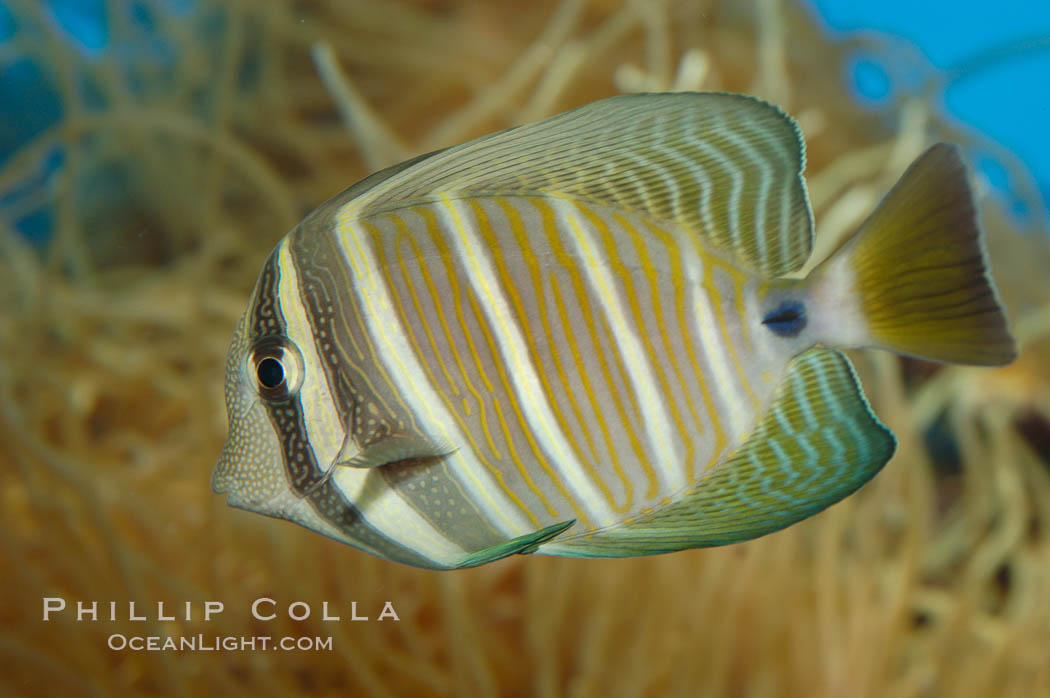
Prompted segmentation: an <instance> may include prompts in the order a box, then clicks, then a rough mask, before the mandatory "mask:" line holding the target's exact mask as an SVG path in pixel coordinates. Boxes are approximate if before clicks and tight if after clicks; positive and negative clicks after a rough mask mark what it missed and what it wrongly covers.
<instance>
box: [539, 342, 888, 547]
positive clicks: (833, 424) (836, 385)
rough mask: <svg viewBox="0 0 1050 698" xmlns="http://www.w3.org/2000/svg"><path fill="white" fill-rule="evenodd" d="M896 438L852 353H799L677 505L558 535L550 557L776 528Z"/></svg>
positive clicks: (730, 538) (831, 498) (808, 509)
mask: <svg viewBox="0 0 1050 698" xmlns="http://www.w3.org/2000/svg"><path fill="white" fill-rule="evenodd" d="M895 445H896V442H895V440H894V438H893V435H892V434H891V433H890V432H889V430H887V429H886V428H885V427H884V426H883V425H882V424H881V423H879V421H878V419H877V418H876V417H875V415H874V414H872V412H871V410H870V409H869V408H868V403H867V401H866V400H865V399H864V396H863V394H862V393H861V392H860V388H859V387H858V385H857V382H856V378H855V377H854V374H853V369H852V367H851V366H850V363H849V360H848V359H847V358H846V357H845V356H843V355H842V354H841V353H839V352H837V351H832V350H829V349H821V348H817V349H811V350H809V351H807V352H805V353H803V354H800V355H799V356H797V357H795V359H793V360H792V361H791V363H790V364H789V366H788V372H787V375H786V376H785V378H784V380H783V381H782V383H781V384H780V386H779V387H778V388H777V393H776V395H775V397H774V400H773V402H772V403H771V404H770V406H769V408H768V409H767V411H766V413H765V415H764V416H763V418H762V420H761V421H760V422H759V424H758V425H757V427H756V428H755V430H754V431H753V432H752V433H751V435H750V436H749V437H748V438H747V439H746V440H745V441H744V443H743V444H741V446H740V448H738V449H737V450H736V451H734V452H733V453H731V454H729V456H728V457H727V458H726V459H725V460H723V461H722V462H720V463H719V464H717V465H715V466H714V468H713V469H712V470H711V472H710V473H709V474H708V475H706V476H705V477H704V478H703V479H701V480H700V482H699V483H698V484H696V485H695V486H693V487H692V489H690V490H687V491H686V492H684V493H683V494H682V495H681V496H680V497H679V498H677V499H676V501H674V502H673V503H672V504H669V505H667V506H665V507H662V508H660V509H657V510H656V511H653V512H651V513H648V514H643V515H641V516H638V517H636V518H634V519H633V520H630V521H627V522H624V523H623V524H620V525H618V526H617V527H615V528H612V529H606V530H604V531H597V532H595V533H592V534H588V535H583V536H580V537H578V538H568V539H565V540H557V541H554V542H553V543H551V544H548V545H545V546H544V547H543V550H542V552H543V553H545V554H551V555H574V556H585V557H624V556H629V555H648V554H654V553H664V552H671V551H674V550H683V549H685V548H700V547H707V546H714V545H726V544H729V543H737V542H740V541H745V540H749V539H751V538H756V537H758V536H761V535H765V534H766V533H772V532H773V531H777V530H779V529H781V528H784V527H786V526H790V525H791V524H793V523H796V522H797V521H801V520H802V519H804V518H806V517H808V516H812V515H813V514H816V513H817V512H819V511H821V510H822V509H825V508H826V507H829V506H831V505H832V504H834V503H835V502H837V501H839V500H840V499H842V498H843V497H845V496H847V495H849V494H851V493H852V492H854V491H855V490H857V489H858V488H860V486H861V485H863V484H864V483H865V482H867V481H868V480H870V479H871V478H872V477H874V476H875V473H877V472H878V471H879V469H880V468H882V466H883V465H885V463H886V462H887V461H888V460H889V459H890V457H891V456H892V455H893V451H894V448H895Z"/></svg>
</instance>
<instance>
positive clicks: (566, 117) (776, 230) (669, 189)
mask: <svg viewBox="0 0 1050 698" xmlns="http://www.w3.org/2000/svg"><path fill="white" fill-rule="evenodd" d="M804 161H805V156H804V145H803V142H802V137H801V134H800V133H799V130H798V127H797V126H796V125H795V122H794V121H793V120H792V119H791V118H790V117H789V116H787V115H786V114H784V113H783V112H782V111H780V109H778V108H777V107H775V106H773V105H771V104H767V103H765V102H762V101H760V100H757V99H755V98H753V97H747V96H744V95H733V94H722V93H665V94H641V95H623V96H620V97H613V98H610V99H605V100H601V101H598V102H593V103H591V104H588V105H586V106H583V107H580V108H579V109H574V110H572V111H568V112H565V113H563V114H558V115H557V116H553V117H551V118H549V119H546V120H544V121H540V122H537V123H534V124H528V125H525V126H519V127H516V128H511V129H507V130H505V131H500V132H498V133H493V134H490V135H488V136H483V137H481V138H478V139H476V140H473V141H470V142H468V143H464V144H462V145H458V146H455V147H452V148H447V149H445V150H443V151H438V152H436V153H431V154H429V155H426V156H421V157H419V158H416V159H415V160H413V161H410V163H407V164H402V165H397V166H395V167H394V168H391V169H390V170H386V171H384V173H383V175H384V176H382V177H380V178H379V179H378V181H377V180H374V179H373V180H372V181H371V182H369V186H367V187H360V188H359V187H356V186H355V187H352V188H351V189H349V190H347V192H344V194H343V195H341V196H340V197H337V200H333V201H332V202H330V204H339V205H343V204H346V205H345V207H344V209H343V211H342V215H343V216H349V217H362V216H367V215H371V214H374V213H380V212H383V211H389V210H393V209H398V208H402V207H404V206H411V205H415V204H418V203H423V202H427V201H431V200H434V199H436V198H438V197H441V196H451V197H453V198H459V197H469V196H499V195H540V196H542V195H545V194H555V195H561V196H569V197H573V198H576V199H579V200H582V201H586V202H590V203H595V204H599V205H605V206H610V207H614V208H619V209H621V210H628V211H632V212H636V213H638V214H641V215H644V216H646V217H648V218H650V219H652V220H654V221H668V222H674V223H677V224H679V225H681V226H682V227H684V228H685V229H687V230H689V231H694V232H696V233H697V234H699V235H701V236H703V237H704V238H706V239H707V240H708V241H709V242H711V243H713V244H714V245H716V246H719V247H721V248H723V249H727V250H731V251H732V252H734V253H736V254H737V255H738V256H739V257H740V258H741V260H742V262H743V263H744V264H745V265H746V266H749V267H751V268H753V269H754V270H755V271H758V272H760V273H762V274H764V275H766V276H771V277H772V276H780V275H782V274H785V273H788V272H791V271H795V270H797V269H798V268H799V267H801V266H802V264H803V262H805V260H806V258H807V257H808V256H809V253H810V248H811V245H812V236H813V222H812V215H811V213H810V209H809V201H808V198H807V195H806V189H805V183H804V181H803V179H802V169H803V167H804ZM373 177H375V175H373ZM370 179H371V178H370ZM353 197H356V198H353Z"/></svg>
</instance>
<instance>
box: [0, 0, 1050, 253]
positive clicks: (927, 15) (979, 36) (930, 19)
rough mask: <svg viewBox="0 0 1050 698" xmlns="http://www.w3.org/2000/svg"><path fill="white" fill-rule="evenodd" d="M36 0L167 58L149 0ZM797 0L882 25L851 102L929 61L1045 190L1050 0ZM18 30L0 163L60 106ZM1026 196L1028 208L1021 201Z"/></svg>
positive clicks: (852, 64) (1007, 178)
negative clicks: (119, 25)
mask: <svg viewBox="0 0 1050 698" xmlns="http://www.w3.org/2000/svg"><path fill="white" fill-rule="evenodd" d="M40 1H41V3H42V4H43V5H44V6H46V7H47V8H48V10H49V12H50V14H51V17H52V19H53V21H54V24H55V25H56V26H57V27H59V28H60V30H61V31H62V32H64V33H65V34H66V36H67V37H68V40H69V41H70V42H71V43H72V44H73V45H74V46H76V47H77V49H78V50H79V51H81V52H82V53H83V54H84V56H85V59H86V60H91V59H92V58H93V57H96V56H99V55H100V54H102V53H103V52H107V51H111V52H118V55H119V54H123V55H127V56H129V57H131V56H133V57H135V59H136V60H142V57H143V56H149V57H151V58H152V59H154V60H159V61H163V60H165V56H166V57H167V59H169V60H170V59H171V58H173V56H172V55H171V54H170V53H168V52H169V51H170V50H171V47H170V46H169V45H167V43H166V42H165V40H164V38H163V37H158V36H156V35H152V34H151V29H152V25H153V18H152V14H151V13H152V12H154V11H156V10H154V9H151V4H149V3H145V2H136V1H135V0H126V1H125V2H124V3H122V5H121V8H122V10H123V11H124V12H125V13H126V16H127V17H128V18H129V20H130V21H131V23H132V24H134V25H135V26H136V27H137V28H139V29H140V30H141V35H140V36H139V37H138V38H137V39H136V41H135V42H134V43H132V44H130V45H120V46H117V45H113V43H112V42H111V41H110V35H109V30H108V25H107V20H106V0H40ZM803 1H804V2H806V3H807V4H808V5H809V6H810V7H811V8H812V9H813V11H814V12H815V13H817V14H819V16H820V17H821V19H822V21H823V23H824V24H825V27H826V30H827V31H828V33H829V35H830V36H831V37H832V39H836V38H843V37H844V36H846V35H848V34H849V33H850V32H856V31H866V32H877V33H881V34H882V35H885V36H886V37H893V40H892V41H888V42H887V43H885V44H884V45H883V47H884V48H885V46H889V47H890V50H889V52H888V53H887V51H885V50H882V51H878V50H870V51H867V50H860V51H858V52H857V53H856V54H855V55H853V56H851V57H850V59H849V60H848V61H847V63H846V65H844V66H843V73H842V79H843V80H844V81H845V82H846V84H847V85H849V86H850V88H851V89H852V90H853V92H854V94H855V95H856V97H857V99H858V100H859V101H860V102H861V103H863V104H866V105H867V106H869V107H870V108H872V109H881V108H885V107H887V105H889V104H892V103H893V102H894V101H895V100H896V99H897V98H898V97H900V96H901V95H902V94H903V93H907V92H909V91H920V90H923V89H926V88H928V85H927V84H926V83H924V82H923V81H922V80H920V79H918V77H917V76H921V75H924V74H928V72H929V71H928V67H929V66H932V67H933V68H934V69H936V70H937V71H940V73H941V75H942V77H943V78H944V79H943V80H942V81H941V84H940V87H939V92H938V93H937V94H934V95H933V98H934V99H935V100H937V101H938V102H939V103H940V106H941V107H942V108H943V109H944V110H945V112H946V113H948V114H950V115H952V116H953V117H954V118H955V119H957V120H958V121H960V122H962V123H964V124H969V125H970V126H972V127H973V128H974V129H976V130H979V131H981V132H983V133H984V134H986V135H987V136H988V137H989V138H990V139H992V140H993V141H995V142H997V143H999V144H1001V145H1002V146H1003V148H1005V150H1007V151H1009V152H1011V153H1013V154H1014V155H1016V156H1017V157H1018V158H1019V159H1020V160H1021V161H1022V162H1023V163H1024V164H1025V165H1026V166H1027V168H1028V169H1029V170H1030V172H1031V174H1032V176H1033V177H1034V182H1035V187H1036V188H1037V190H1038V192H1040V193H1041V195H1042V200H1043V201H1050V127H1048V124H1050V0H1038V1H1034V2H1033V1H1031V0H998V2H996V3H988V2H984V1H982V2H978V1H977V0H923V1H921V2H916V1H915V0H879V1H878V2H874V1H872V2H861V1H857V0H803ZM161 5H162V6H163V7H165V8H166V11H168V12H171V13H172V14H175V15H176V16H178V15H187V14H189V13H192V12H193V11H194V10H195V9H196V7H195V6H196V0H165V2H164V3H162V4H161ZM153 7H156V6H153ZM19 30H20V28H19V27H18V26H17V22H16V20H15V18H14V17H13V16H12V14H11V13H10V12H9V11H8V9H7V7H6V5H5V3H4V2H3V0H0V163H3V162H4V161H6V160H7V159H8V158H9V157H11V156H12V155H13V154H14V153H15V152H16V151H17V150H18V148H19V147H20V146H22V145H23V144H25V143H27V142H29V141H30V140H32V139H33V138H34V137H35V136H36V135H38V134H40V133H41V132H43V131H45V130H46V129H47V128H49V127H50V126H52V125H54V124H56V123H57V122H58V121H59V120H60V119H61V116H62V112H61V109H62V107H61V103H60V101H59V99H58V97H57V92H56V89H55V86H54V85H52V84H50V83H49V81H48V79H47V78H46V76H45V75H44V73H43V71H41V70H40V68H39V67H38V66H37V65H35V64H34V63H33V62H32V61H31V60H29V59H27V58H24V57H19V56H17V55H13V52H5V51H4V47H5V45H9V44H8V42H9V40H10V38H11V37H13V36H14V35H15V34H16V32H18V31H19ZM894 42H896V43H894ZM905 42H907V44H913V45H914V47H915V48H917V50H918V55H919V56H921V57H924V58H922V62H924V63H925V62H927V61H928V64H929V66H926V65H923V66H914V65H910V64H909V63H908V61H907V60H904V61H903V62H902V61H901V60H900V57H901V56H911V55H914V52H913V51H910V50H906V44H905ZM895 46H896V47H898V48H899V50H897V49H895V48H893V47H895ZM972 156H973V158H974V160H975V162H976V164H977V168H978V172H979V173H980V175H981V176H982V178H983V180H984V181H985V182H987V183H988V184H990V185H991V187H992V188H993V190H995V191H996V192H997V194H998V195H999V196H1000V197H1001V198H1002V199H1003V200H1004V201H1005V202H1006V204H1007V206H1008V208H1009V209H1010V210H1011V211H1013V213H1014V214H1015V215H1016V216H1017V218H1018V219H1019V220H1020V221H1021V222H1029V223H1030V222H1033V219H1036V218H1037V217H1038V220H1039V221H1045V218H1044V217H1043V216H1044V215H1045V214H1044V211H1045V205H1044V204H1043V203H1042V202H1041V201H1036V202H1033V201H1032V197H1030V196H1027V197H1026V196H1023V195H1021V192H1024V191H1025V189H1026V187H1025V186H1023V185H1024V184H1025V183H1024V182H1018V181H1016V180H1017V179H1018V175H1017V173H1016V170H1014V169H1011V168H1010V167H1008V166H1005V165H1004V162H1003V157H1002V151H1001V150H999V151H998V152H997V151H996V149H988V150H987V151H986V152H976V153H973V154H972ZM63 161H64V153H63V152H62V151H61V149H59V148H56V149H55V150H54V151H53V152H50V153H48V154H46V156H45V157H44V159H43V161H42V162H41V163H40V164H39V167H38V168H37V172H36V174H35V176H33V177H31V178H30V179H29V180H28V181H25V182H23V183H21V184H20V185H18V186H17V187H16V188H14V189H11V190H7V191H0V214H3V212H4V208H5V207H7V206H9V205H11V204H12V203H13V202H16V201H18V200H19V199H20V198H23V197H25V196H26V195H27V193H28V192H31V191H33V190H34V189H35V188H38V187H41V186H46V184H47V181H48V179H49V178H50V177H51V176H53V174H54V173H55V172H57V171H58V170H59V169H60V168H61V167H62V164H63ZM1033 203H1035V205H1036V206H1037V207H1038V211H1033V210H1032V208H1033V206H1032V204H1033ZM14 224H15V226H16V227H17V229H18V230H20V231H21V232H22V234H23V235H25V237H26V238H27V239H29V240H30V241H32V242H33V243H34V244H36V245H37V246H38V247H41V248H43V247H46V245H47V243H48V241H49V239H50V236H51V234H52V231H53V213H52V211H51V209H50V208H49V207H47V206H44V207H42V208H39V209H36V210H33V211H29V212H24V213H23V214H22V215H21V216H20V217H19V218H18V220H16V221H14Z"/></svg>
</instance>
